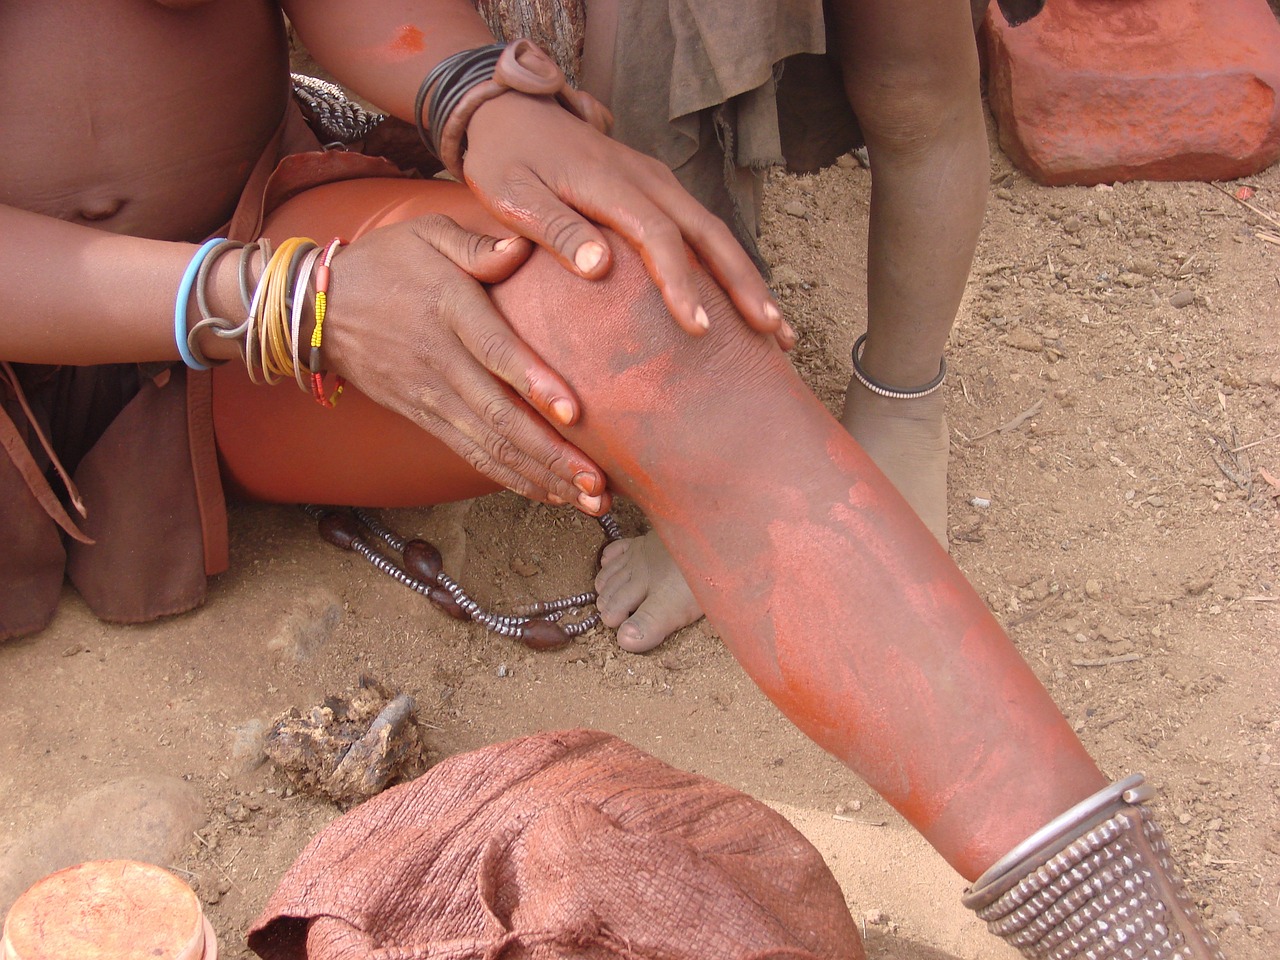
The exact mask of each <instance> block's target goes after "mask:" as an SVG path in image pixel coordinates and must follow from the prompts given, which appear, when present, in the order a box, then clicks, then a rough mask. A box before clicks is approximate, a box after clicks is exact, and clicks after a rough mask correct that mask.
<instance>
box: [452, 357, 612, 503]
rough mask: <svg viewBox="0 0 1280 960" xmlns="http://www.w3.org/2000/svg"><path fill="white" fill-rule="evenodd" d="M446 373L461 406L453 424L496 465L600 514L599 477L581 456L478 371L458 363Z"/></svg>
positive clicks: (601, 482) (507, 391)
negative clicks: (462, 406)
mask: <svg viewBox="0 0 1280 960" xmlns="http://www.w3.org/2000/svg"><path fill="white" fill-rule="evenodd" d="M448 369H449V371H450V374H449V376H450V386H451V387H453V389H454V391H456V396H457V397H458V398H459V400H460V401H461V403H462V404H463V405H464V406H465V407H466V410H465V411H461V412H459V413H458V414H456V415H455V416H454V417H453V421H454V423H455V424H457V425H458V428H459V429H460V430H462V431H463V432H465V433H467V434H468V435H469V436H471V438H472V439H473V440H475V441H476V442H477V443H478V444H480V445H481V447H482V448H483V449H484V450H485V452H486V453H487V454H488V456H489V457H490V458H491V459H492V460H493V461H494V462H495V463H498V464H501V465H502V466H504V467H507V468H508V469H510V470H512V471H514V472H515V473H516V474H518V475H520V476H521V477H523V478H525V479H526V480H528V481H530V482H531V483H532V484H533V485H534V486H535V487H537V488H540V489H544V490H547V491H550V492H552V493H554V494H556V495H557V496H558V497H560V498H561V499H562V500H564V501H566V502H569V503H573V504H575V505H577V506H578V507H579V508H580V509H582V510H584V511H585V512H587V513H590V514H593V515H598V514H599V513H602V512H603V510H604V503H605V499H604V496H603V495H604V493H605V490H604V473H603V471H601V470H600V468H599V467H597V466H596V465H595V464H594V463H593V462H592V461H591V460H590V459H589V458H588V457H587V456H586V454H584V453H583V452H582V451H581V450H579V449H578V448H577V447H576V446H574V445H573V444H571V443H570V442H569V441H567V440H565V439H564V438H563V437H561V436H560V435H559V434H558V433H556V432H555V430H554V429H552V427H551V425H550V424H549V423H547V421H546V420H545V419H543V418H542V417H540V416H538V414H537V413H535V411H534V410H533V409H531V408H530V407H529V405H528V404H526V403H525V402H524V401H523V400H522V399H521V398H520V397H519V396H517V395H516V394H515V393H514V391H512V390H510V389H509V388H507V387H505V386H503V385H502V384H500V383H498V382H497V381H495V380H494V379H493V378H492V377H491V376H490V375H489V374H488V372H487V371H486V370H484V369H483V368H482V367H480V366H478V365H475V364H474V363H472V364H467V363H465V362H458V363H454V364H450V365H449V368H448ZM521 492H523V491H521Z"/></svg>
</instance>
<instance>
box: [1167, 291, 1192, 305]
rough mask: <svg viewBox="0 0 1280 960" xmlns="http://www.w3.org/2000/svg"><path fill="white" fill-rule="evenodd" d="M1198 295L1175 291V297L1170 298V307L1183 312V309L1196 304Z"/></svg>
mask: <svg viewBox="0 0 1280 960" xmlns="http://www.w3.org/2000/svg"><path fill="white" fill-rule="evenodd" d="M1195 300H1196V295H1195V294H1194V293H1192V292H1191V291H1190V290H1175V291H1174V292H1173V296H1171V297H1170V298H1169V306H1171V307H1174V308H1175V309H1178V310H1181V309H1182V308H1183V307H1189V306H1191V304H1193V303H1195Z"/></svg>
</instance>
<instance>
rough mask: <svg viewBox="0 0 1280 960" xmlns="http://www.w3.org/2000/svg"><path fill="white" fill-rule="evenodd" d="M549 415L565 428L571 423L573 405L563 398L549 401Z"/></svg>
mask: <svg viewBox="0 0 1280 960" xmlns="http://www.w3.org/2000/svg"><path fill="white" fill-rule="evenodd" d="M551 414H552V416H554V417H555V418H556V422H557V423H559V424H560V425H561V426H562V427H567V426H569V424H571V423H573V404H572V403H570V402H569V401H568V400H566V399H565V398H564V397H557V398H556V399H555V400H552V401H551Z"/></svg>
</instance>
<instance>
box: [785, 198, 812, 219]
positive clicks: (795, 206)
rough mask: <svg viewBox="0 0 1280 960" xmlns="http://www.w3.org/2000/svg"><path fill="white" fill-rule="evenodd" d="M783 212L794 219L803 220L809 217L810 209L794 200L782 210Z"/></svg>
mask: <svg viewBox="0 0 1280 960" xmlns="http://www.w3.org/2000/svg"><path fill="white" fill-rule="evenodd" d="M782 212H783V213H785V214H787V215H789V216H792V217H800V218H801V219H802V220H803V219H804V218H805V217H807V216H808V215H809V211H808V209H807V208H806V207H805V205H804V204H803V203H801V202H800V201H799V200H792V201H791V202H790V203H788V204H787V205H786V206H784V207H783V208H782Z"/></svg>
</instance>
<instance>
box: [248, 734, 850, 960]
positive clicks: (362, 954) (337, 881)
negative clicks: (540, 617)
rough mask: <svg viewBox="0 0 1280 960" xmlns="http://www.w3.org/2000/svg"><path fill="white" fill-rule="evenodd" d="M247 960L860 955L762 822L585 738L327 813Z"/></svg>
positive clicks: (492, 753)
mask: <svg viewBox="0 0 1280 960" xmlns="http://www.w3.org/2000/svg"><path fill="white" fill-rule="evenodd" d="M249 946H250V947H252V948H253V949H254V950H255V951H256V952H257V953H258V954H259V955H261V956H262V957H263V958H264V960H296V958H303V957H309V958H311V960H339V958H341V960H357V958H372V957H375V956H376V957H380V958H392V957H394V958H398V960H410V958H423V960H426V958H432V960H444V958H456V960H462V958H464V957H465V958H481V957H484V958H495V960H496V958H498V957H501V958H503V960H522V958H527V960H533V958H538V960H553V958H563V957H574V958H577V960H604V958H612V957H628V958H634V957H663V958H668V960H681V958H688V960H722V958H724V960H727V958H735V960H747V958H753V960H764V958H778V960H781V958H788V960H816V958H819V957H821V958H842V960H860V958H862V957H863V951H862V945H861V942H860V940H859V938H858V932H857V928H856V926H855V924H854V921H853V918H852V917H851V916H850V915H849V911H848V908H847V907H846V906H845V902H844V897H843V895H842V893H841V892H840V888H839V887H838V886H837V884H836V882H835V879H834V878H833V877H832V876H831V873H830V871H829V870H828V869H827V867H826V864H825V863H823V861H822V858H821V857H820V856H819V854H818V852H817V851H816V850H815V849H814V848H813V846H812V845H811V844H810V843H809V842H808V841H807V840H806V839H805V838H804V837H803V836H801V835H800V833H799V832H798V831H796V830H795V829H794V828H793V827H792V826H791V825H790V824H789V823H787V821H786V820H785V819H783V818H782V817H781V816H780V815H779V814H777V813H775V812H774V811H772V810H770V809H769V808H768V807H766V806H764V805H763V804H761V803H759V802H758V801H756V800H753V799H752V798H750V797H748V796H746V795H745V794H742V793H739V792H738V791H736V790H732V789H730V788H729V787H726V786H723V785H721V784H718V783H715V782H713V781H711V780H708V779H706V778H705V777H700V776H697V775H695V774H691V773H685V772H683V771H680V770H677V769H675V768H673V767H670V766H668V765H667V764H665V763H663V762H662V761H660V760H657V759H655V758H654V757H651V756H649V755H648V754H646V753H643V752H642V751H640V750H638V749H636V748H635V747H633V746H631V745H630V744H627V743H624V742H623V741H621V740H619V739H617V738H616V737H613V736H610V735H608V734H604V733H599V732H596V731H591V730H572V731H565V732H558V733H544V734H538V735H535V736H531V737H526V738H523V739H519V740H512V741H509V742H507V743H502V744H498V745H496V746H490V747H486V748H483V749H481V750H476V751H473V752H471V753H466V754H461V755H459V756H456V757H452V758H450V759H448V760H445V761H444V762H442V763H440V764H438V765H437V766H436V767H434V768H433V769H432V770H430V771H429V772H428V773H427V774H425V775H424V776H422V777H419V778H418V779H417V780H414V781H412V782H410V783H407V784H404V785H402V786H399V787H396V788H394V789H392V790H389V791H388V792H386V793H384V794H382V795H381V796H378V797H375V798H374V799H373V800H370V801H368V802H367V803H365V804H363V805H362V806H360V807H357V808H356V809H355V810H353V811H351V812H350V813H348V814H347V815H346V816H344V817H341V818H339V819H338V820H336V821H334V822H333V823H332V824H330V825H329V826H328V827H327V828H325V830H324V831H322V832H321V833H320V834H319V835H318V836H317V837H315V838H314V839H313V840H312V841H311V844H310V845H309V846H308V847H307V849H306V850H304V851H303V853H302V855H301V856H300V857H299V858H298V860H297V862H295V863H294V865H293V866H292V867H291V868H290V869H289V872H288V873H287V874H286V875H285V877H284V879H283V880H282V881H281V883H280V886H279V888H278V889H277V890H276V891H275V893H274V894H273V895H272V897H271V900H270V902H269V903H268V904H267V907H266V910H265V911H264V912H263V914H262V916H261V917H259V918H258V920H257V921H255V923H254V925H253V928H252V929H251V930H250V932H249Z"/></svg>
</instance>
